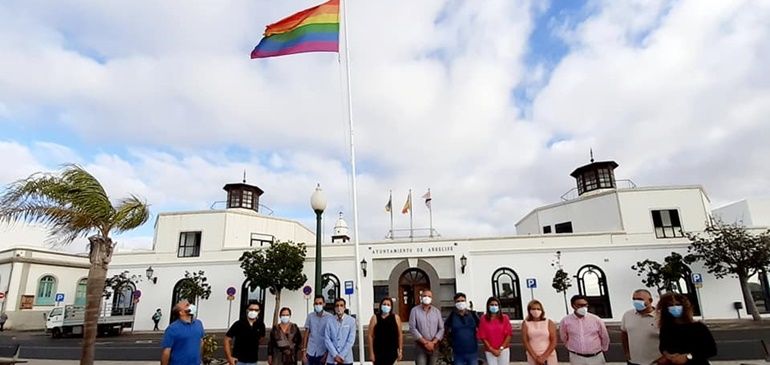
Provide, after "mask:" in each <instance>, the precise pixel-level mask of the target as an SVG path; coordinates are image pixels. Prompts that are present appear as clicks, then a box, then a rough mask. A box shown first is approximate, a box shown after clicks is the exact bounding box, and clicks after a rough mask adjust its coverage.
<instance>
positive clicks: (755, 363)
mask: <svg viewBox="0 0 770 365" xmlns="http://www.w3.org/2000/svg"><path fill="white" fill-rule="evenodd" d="M28 364H30V365H77V364H79V362H78V361H77V360H30V362H29V363H28ZM94 364H96V365H121V364H129V365H157V364H158V361H96V362H95V363H94ZM258 364H259V365H267V362H262V361H260V362H259V363H258ZM397 364H398V365H414V361H399V362H398V363H397ZM563 364H568V363H566V362H565V363H563ZM711 364H712V365H762V364H767V363H766V362H764V361H759V360H746V361H740V360H736V361H712V362H711ZM365 365H372V363H370V362H369V363H365ZM511 365H527V363H526V362H512V363H511ZM607 365H626V363H624V362H608V363H607Z"/></svg>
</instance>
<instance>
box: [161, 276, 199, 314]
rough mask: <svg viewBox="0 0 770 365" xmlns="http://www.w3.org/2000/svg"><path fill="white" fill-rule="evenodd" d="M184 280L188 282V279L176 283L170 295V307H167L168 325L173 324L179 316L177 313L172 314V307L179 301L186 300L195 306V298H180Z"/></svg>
mask: <svg viewBox="0 0 770 365" xmlns="http://www.w3.org/2000/svg"><path fill="white" fill-rule="evenodd" d="M185 280H190V279H181V280H179V281H177V282H176V284H175V285H174V291H173V292H172V294H171V307H169V316H168V320H169V323H171V322H174V321H176V320H177V319H178V318H179V315H178V314H177V313H174V306H175V305H176V303H178V302H179V301H180V300H182V299H187V301H188V302H190V303H191V304H195V298H184V297H182V286H183V285H184V283H185Z"/></svg>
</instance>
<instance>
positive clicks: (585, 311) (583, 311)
mask: <svg viewBox="0 0 770 365" xmlns="http://www.w3.org/2000/svg"><path fill="white" fill-rule="evenodd" d="M575 314H577V315H578V316H581V317H583V316H585V315H586V314H588V307H580V308H578V309H575Z"/></svg>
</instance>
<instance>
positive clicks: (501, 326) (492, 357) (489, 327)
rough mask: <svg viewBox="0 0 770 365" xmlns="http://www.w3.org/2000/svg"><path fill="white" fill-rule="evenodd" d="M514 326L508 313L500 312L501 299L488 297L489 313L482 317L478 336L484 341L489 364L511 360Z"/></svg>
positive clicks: (505, 362)
mask: <svg viewBox="0 0 770 365" xmlns="http://www.w3.org/2000/svg"><path fill="white" fill-rule="evenodd" d="M512 335H513V328H512V327H511V319H510V318H508V315H507V314H504V313H500V300H499V299H497V298H495V297H489V299H487V313H486V314H484V315H483V316H482V317H481V321H480V322H479V329H478V331H477V336H478V338H479V340H481V342H482V343H484V355H485V356H486V358H487V364H489V365H503V364H505V365H508V364H509V363H510V362H511V350H510V347H511V336H512Z"/></svg>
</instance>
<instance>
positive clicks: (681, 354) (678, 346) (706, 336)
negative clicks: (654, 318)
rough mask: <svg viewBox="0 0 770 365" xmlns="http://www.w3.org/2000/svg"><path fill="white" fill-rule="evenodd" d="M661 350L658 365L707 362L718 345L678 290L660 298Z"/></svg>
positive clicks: (703, 364) (702, 363)
mask: <svg viewBox="0 0 770 365" xmlns="http://www.w3.org/2000/svg"><path fill="white" fill-rule="evenodd" d="M657 311H658V324H659V326H660V352H661V354H663V359H662V360H664V361H663V362H661V361H658V364H661V363H665V364H675V365H684V364H687V365H708V364H709V360H708V359H709V358H710V357H712V356H714V355H716V354H717V345H716V343H715V342H714V337H713V336H712V335H711V331H709V329H708V327H706V325H705V324H703V322H696V321H694V320H693V318H692V304H690V300H689V299H687V297H686V296H684V295H682V294H679V293H666V294H663V295H662V296H661V297H660V300H659V301H658V308H657Z"/></svg>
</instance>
